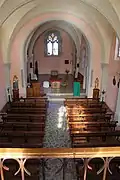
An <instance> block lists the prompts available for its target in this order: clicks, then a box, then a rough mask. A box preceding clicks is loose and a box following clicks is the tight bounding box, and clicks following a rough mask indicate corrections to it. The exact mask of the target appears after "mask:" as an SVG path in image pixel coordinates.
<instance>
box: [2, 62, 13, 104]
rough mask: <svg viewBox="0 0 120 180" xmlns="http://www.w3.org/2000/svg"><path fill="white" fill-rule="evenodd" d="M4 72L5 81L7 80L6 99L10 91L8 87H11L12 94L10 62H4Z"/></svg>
mask: <svg viewBox="0 0 120 180" xmlns="http://www.w3.org/2000/svg"><path fill="white" fill-rule="evenodd" d="M4 73H5V82H6V99H7V101H8V100H9V99H8V91H7V89H8V88H9V90H10V94H12V87H11V83H10V63H7V64H4Z"/></svg>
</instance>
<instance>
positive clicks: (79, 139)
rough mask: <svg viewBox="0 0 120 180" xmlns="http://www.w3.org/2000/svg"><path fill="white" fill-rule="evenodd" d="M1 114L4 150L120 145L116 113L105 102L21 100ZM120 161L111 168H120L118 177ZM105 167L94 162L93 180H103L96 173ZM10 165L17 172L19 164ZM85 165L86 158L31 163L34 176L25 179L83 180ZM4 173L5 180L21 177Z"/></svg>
mask: <svg viewBox="0 0 120 180" xmlns="http://www.w3.org/2000/svg"><path fill="white" fill-rule="evenodd" d="M3 111H4V112H3ZM5 111H6V112H5ZM1 115H2V117H3V118H2V119H3V122H1V123H0V127H1V131H0V134H1V136H0V147H7V148H8V147H20V148H25V147H29V148H31V147H34V148H37V147H39V148H71V147H77V148H78V147H82V148H84V147H99V146H100V147H101V146H113V145H116V146H119V144H120V143H119V136H120V131H116V130H115V127H116V124H117V122H116V121H114V120H113V112H112V111H111V110H110V109H109V108H108V106H107V105H106V104H105V103H104V102H100V101H98V100H95V99H90V98H87V99H86V98H82V99H81V98H67V99H66V100H65V101H57V102H54V101H53V102H52V101H51V102H48V99H47V98H38V99H30V98H28V99H27V98H26V99H20V101H15V102H12V103H11V105H9V104H7V109H6V110H5V107H4V109H3V110H2V112H1ZM119 162H120V161H119V159H117V160H114V161H113V162H112V165H111V168H112V169H115V167H117V170H114V172H115V173H117V177H119V176H118V175H119ZM33 164H34V165H35V166H34V168H32V167H33ZM102 164H103V162H102V161H101V160H100V159H93V160H91V161H90V167H91V168H90V169H89V168H88V175H87V177H88V179H89V180H91V179H93V178H96V176H97V178H99V179H100V180H101V177H102V174H100V175H97V174H96V170H99V169H100V168H101V167H102ZM6 166H8V167H12V168H13V169H12V173H13V171H15V167H16V166H17V165H15V162H14V161H13V160H7V162H6ZM82 166H83V162H82V159H66V158H65V159H43V158H42V159H34V160H27V163H26V167H27V169H29V171H30V172H31V173H32V176H30V177H29V176H25V179H28V180H30V179H33V178H34V179H35V180H37V179H43V180H48V179H49V180H50V179H51V180H56V179H57V180H61V179H63V180H64V179H65V180H67V179H70V180H78V179H80V180H81V179H83V178H84V173H83V168H82ZM4 173H5V179H6V178H7V177H8V176H11V178H12V179H15V180H17V179H18V177H19V175H20V174H18V176H16V177H14V176H13V175H12V174H11V175H10V174H9V172H6V171H5V172H4ZM13 174H14V173H13ZM108 176H109V173H108ZM113 176H115V177H116V175H115V174H114V173H113V175H112V176H109V179H110V178H113ZM19 178H20V177H19ZM116 180H117V179H116Z"/></svg>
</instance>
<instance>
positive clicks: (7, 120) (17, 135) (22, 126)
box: [0, 97, 48, 148]
mask: <svg viewBox="0 0 120 180" xmlns="http://www.w3.org/2000/svg"><path fill="white" fill-rule="evenodd" d="M47 106H48V102H47V98H44V97H42V98H37V99H33V98H24V99H23V98H22V99H19V101H14V102H11V103H8V104H7V105H6V111H4V112H2V114H1V115H2V121H1V122H0V147H31V148H32V147H43V138H44V134H45V120H46V113H47Z"/></svg>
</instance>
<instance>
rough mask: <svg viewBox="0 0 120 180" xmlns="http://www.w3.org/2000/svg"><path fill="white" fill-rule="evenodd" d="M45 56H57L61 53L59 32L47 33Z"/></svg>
mask: <svg viewBox="0 0 120 180" xmlns="http://www.w3.org/2000/svg"><path fill="white" fill-rule="evenodd" d="M45 46H46V47H45V55H47V56H58V55H60V52H61V37H60V33H59V31H49V32H47V34H46V36H45Z"/></svg>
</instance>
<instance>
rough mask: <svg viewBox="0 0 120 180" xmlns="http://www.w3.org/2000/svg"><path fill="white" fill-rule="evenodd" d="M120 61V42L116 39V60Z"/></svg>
mask: <svg viewBox="0 0 120 180" xmlns="http://www.w3.org/2000/svg"><path fill="white" fill-rule="evenodd" d="M119 59H120V40H119V38H118V37H116V46H115V60H119Z"/></svg>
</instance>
